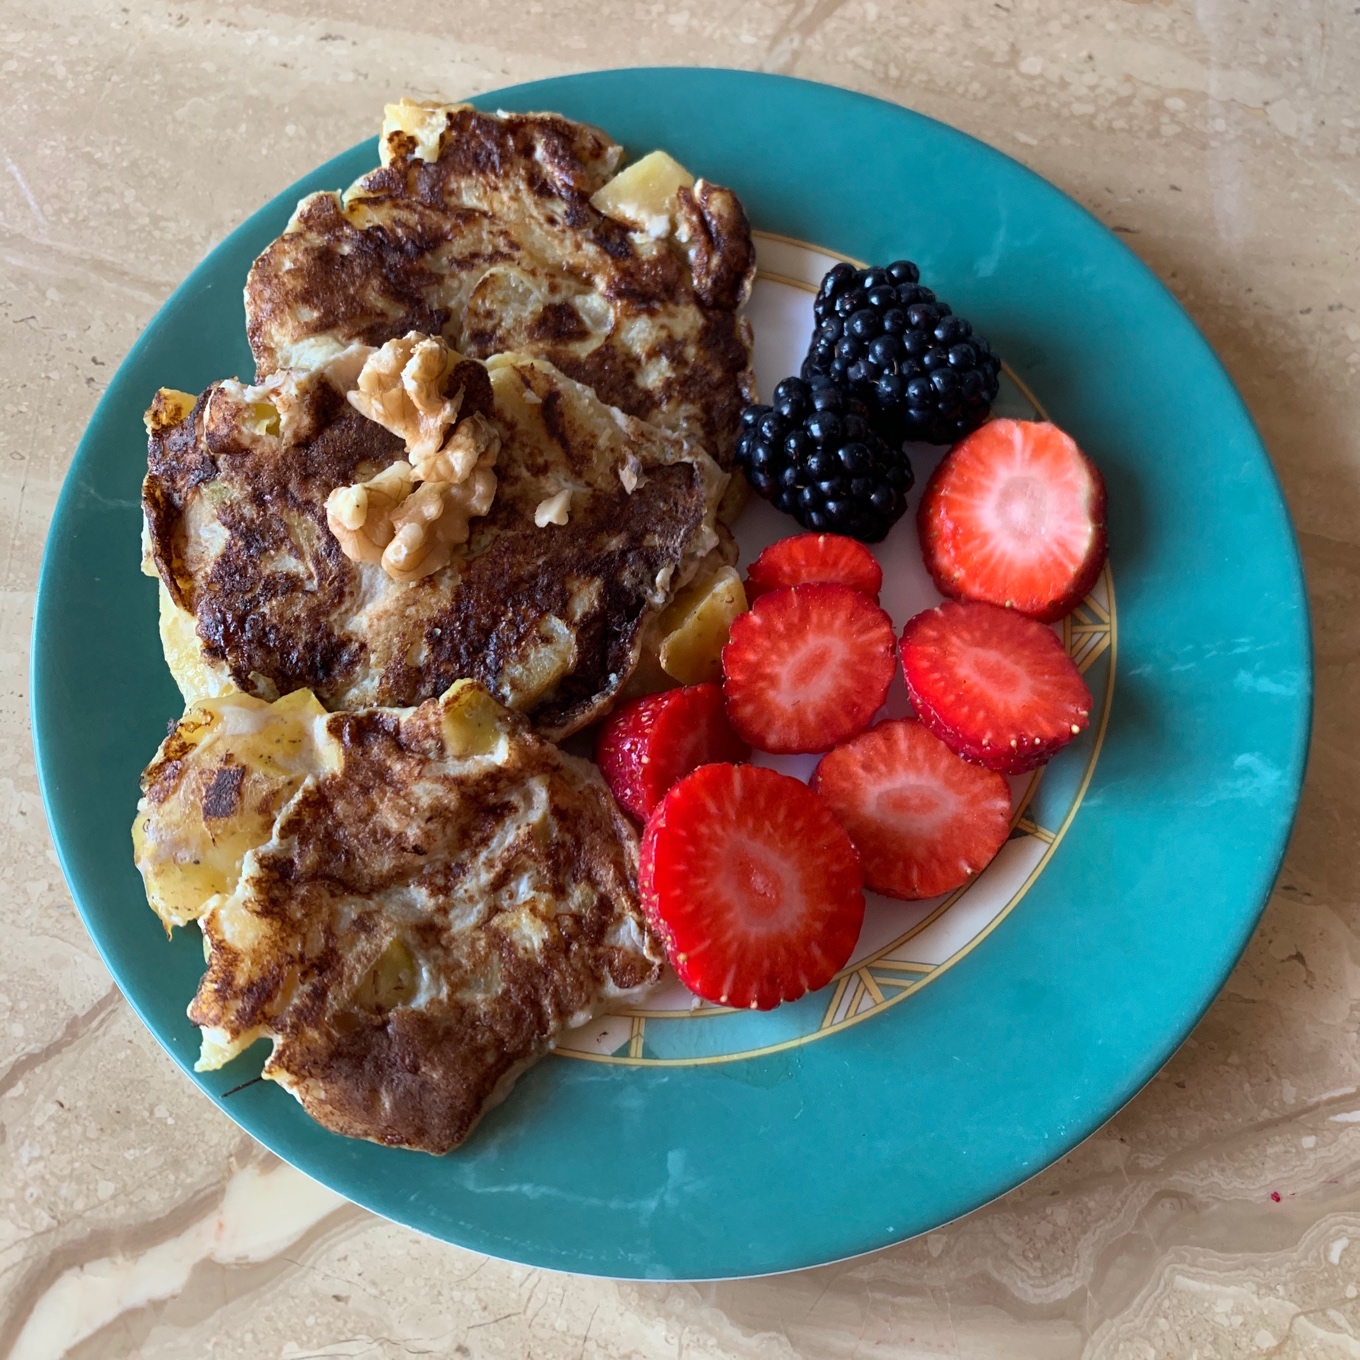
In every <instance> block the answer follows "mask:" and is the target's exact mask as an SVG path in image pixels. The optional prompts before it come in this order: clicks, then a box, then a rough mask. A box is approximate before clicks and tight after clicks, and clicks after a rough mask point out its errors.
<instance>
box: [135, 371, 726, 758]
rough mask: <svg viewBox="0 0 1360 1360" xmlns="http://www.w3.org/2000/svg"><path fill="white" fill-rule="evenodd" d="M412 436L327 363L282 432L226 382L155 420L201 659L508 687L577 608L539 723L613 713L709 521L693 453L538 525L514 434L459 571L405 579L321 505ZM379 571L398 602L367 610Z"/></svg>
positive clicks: (547, 412)
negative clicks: (385, 571) (177, 417)
mask: <svg viewBox="0 0 1360 1360" xmlns="http://www.w3.org/2000/svg"><path fill="white" fill-rule="evenodd" d="M475 367H476V368H477V371H478V372H479V373H483V372H484V371H483V370H482V369H481V366H480V365H476V366H475ZM457 376H458V375H457V373H455V377H457ZM541 385H543V388H544V396H543V398H542V400H541V401H540V402H539V403H538V407H537V409H538V410H540V411H541V413H542V417H543V420H544V423H545V425H546V426H547V428H548V430H549V431H550V433H551V435H552V438H553V440H555V448H554V449H553V450H551V452H553V453H554V456H555V457H557V458H558V460H559V461H560V462H561V463H562V464H563V465H564V466H565V467H568V468H571V469H583V468H586V467H588V466H589V464H590V463H591V460H592V458H593V456H594V454H595V451H596V448H597V441H596V439H595V437H594V435H593V433H592V431H591V429H590V428H588V427H585V426H582V425H580V424H579V423H578V422H577V421H576V420H575V419H574V418H573V417H572V414H571V411H570V410H569V409H568V407H567V404H566V403H564V402H563V401H562V399H561V397H560V394H559V392H557V391H554V390H553V389H552V387H551V385H550V384H541ZM488 390H489V389H488ZM638 428H639V429H641V430H644V431H645V430H647V427H646V426H639V427H638ZM648 433H649V437H651V438H654V439H662V438H665V436H661V435H651V433H650V432H648ZM402 452H403V448H402V444H401V442H400V440H398V439H397V438H396V436H394V435H392V434H390V433H388V432H387V431H386V430H384V429H383V428H382V427H381V426H379V425H377V424H376V423H374V422H373V421H371V420H368V419H366V418H365V417H363V416H361V415H360V414H359V413H358V412H357V411H356V410H355V409H354V408H353V407H352V406H350V405H349V404H348V403H347V402H346V401H345V399H344V397H343V396H342V395H341V394H340V393H339V392H338V391H336V390H335V389H334V388H333V387H331V386H330V385H329V383H326V382H323V381H319V380H318V381H315V382H313V383H311V384H310V385H309V386H308V388H307V389H306V393H305V397H304V400H303V403H302V405H301V407H300V408H298V409H297V410H296V412H295V414H294V424H293V425H292V426H291V427H290V428H289V430H288V432H287V433H286V434H284V435H280V436H262V435H258V434H254V433H250V432H249V431H248V430H247V429H246V428H244V427H243V424H242V421H241V403H240V402H239V401H233V400H231V399H230V398H229V396H228V394H227V393H226V392H225V391H224V390H223V389H222V385H221V384H216V385H214V387H211V388H209V389H208V391H207V392H205V393H204V394H203V396H202V397H200V398H199V400H198V402H197V404H196V405H195V406H194V408H193V411H192V412H191V414H190V415H189V416H188V417H187V418H185V419H184V420H182V421H180V422H179V423H178V424H175V425H172V426H170V427H169V428H166V427H164V426H162V425H153V428H152V433H151V437H150V442H149V455H148V462H149V470H148V473H147V477H146V481H145V484H144V490H143V500H144V506H145V510H146V520H147V526H148V534H149V539H150V544H151V551H152V557H153V559H154V561H155V565H156V568H157V570H158V572H159V574H160V576H161V579H162V580H163V581H164V582H165V585H166V587H167V589H168V591H169V593H170V596H171V598H172V599H173V600H174V602H175V604H177V605H178V606H179V607H180V608H182V609H185V610H187V611H188V612H189V613H190V614H192V615H194V616H195V618H196V620H197V634H198V639H199V643H200V647H201V650H202V652H203V654H204V656H205V657H206V658H207V659H208V660H209V661H212V662H218V663H221V664H222V665H224V666H225V667H226V669H227V671H228V672H229V674H230V677H231V680H232V682H233V683H234V684H235V685H236V687H237V688H239V689H241V690H243V691H245V692H246V693H249V694H255V695H258V696H259V697H261V698H266V699H271V698H274V697H277V696H278V695H281V694H288V693H290V692H292V691H293V690H296V689H303V688H305V689H310V690H312V691H313V692H314V693H315V694H316V695H317V697H318V698H319V699H320V700H321V701H322V703H323V704H325V706H326V707H327V708H330V709H336V708H356V707H365V706H370V705H373V706H376V705H383V706H397V707H401V706H407V705H411V704H417V703H420V702H421V701H422V700H424V699H428V698H431V697H433V696H435V695H438V694H440V693H442V692H443V691H444V690H445V689H446V688H447V687H448V686H449V685H450V684H452V682H453V681H454V680H456V679H461V678H467V679H474V680H478V681H480V682H481V683H483V684H484V685H485V686H486V687H487V689H488V690H490V692H491V693H492V694H493V695H494V696H496V698H497V699H499V700H500V701H501V702H503V703H507V704H511V703H515V702H516V697H515V692H514V689H513V685H512V684H511V683H510V682H509V681H508V680H507V676H508V675H509V674H511V673H512V672H513V670H514V668H515V667H517V666H522V665H523V664H524V661H525V658H526V657H527V656H528V655H529V653H530V652H531V651H532V649H533V648H534V647H535V646H536V645H538V644H539V643H540V642H541V631H540V630H541V627H542V625H543V623H544V620H546V619H549V618H550V617H555V618H556V619H559V620H566V621H568V623H569V626H570V629H571V632H572V634H573V636H574V638H575V642H576V664H575V665H574V667H573V668H572V670H571V672H570V673H569V674H568V675H567V676H566V677H565V678H564V679H563V680H562V681H561V682H560V683H559V684H557V685H556V686H555V688H554V689H553V690H552V691H551V692H549V693H547V694H545V695H544V696H543V697H542V698H541V700H538V701H536V702H535V703H534V705H533V707H532V710H531V711H532V714H533V720H534V723H535V725H536V726H537V727H538V728H539V730H540V731H543V732H545V733H547V734H549V735H552V736H558V737H560V736H563V735H566V734H568V733H570V732H572V731H575V730H576V729H577V728H579V727H581V726H583V725H584V724H585V723H587V722H589V721H591V720H593V718H595V717H596V716H598V715H599V714H600V713H602V712H604V711H605V710H606V709H607V708H608V707H609V705H610V703H611V702H612V700H613V697H614V696H615V695H616V694H617V693H618V692H619V690H620V689H621V688H622V687H623V685H624V684H626V683H627V680H628V677H629V676H630V675H631V673H632V671H633V668H634V666H635V665H636V663H637V658H638V652H639V648H640V645H641V642H640V634H641V629H642V626H643V624H644V623H645V621H646V620H647V618H648V617H650V615H651V614H652V613H654V612H655V611H656V609H657V608H659V607H660V606H662V605H664V603H665V602H666V598H667V596H666V595H665V594H664V593H659V592H658V589H657V579H658V576H664V575H665V573H666V570H667V569H668V568H669V569H671V570H673V571H675V570H678V569H679V568H680V566H681V564H682V562H683V561H684V560H685V559H686V553H687V550H688V548H689V546H690V545H691V544H692V542H693V541H694V539H695V537H696V534H697V533H698V532H699V529H700V526H701V525H702V523H703V521H704V518H705V514H706V510H707V509H708V504H707V501H706V495H707V491H706V486H705V481H704V478H703V475H702V474H701V472H700V470H699V468H698V467H697V466H696V464H695V463H693V462H676V463H673V464H670V465H667V466H661V467H654V468H652V469H651V470H650V471H649V472H648V473H647V475H646V477H645V479H644V480H643V482H642V484H641V485H640V486H638V487H637V489H636V490H635V491H634V492H633V493H632V494H631V495H630V494H628V493H627V492H625V491H624V489H623V487H622V486H621V485H619V484H618V482H617V479H615V478H611V480H612V486H613V489H612V490H598V491H596V492H594V493H593V494H592V495H591V496H590V497H589V498H588V499H587V501H586V503H585V504H584V505H583V506H582V507H581V508H579V509H578V510H575V511H574V512H573V514H572V516H571V519H570V522H569V523H568V524H566V525H563V526H553V527H551V528H548V529H543V528H538V527H537V526H536V525H535V523H534V510H535V508H536V505H537V503H538V499H539V496H538V493H537V492H535V491H534V490H533V487H532V485H530V484H529V483H528V481H527V480H526V479H525V478H520V477H517V476H516V471H515V469H516V468H519V470H520V471H522V472H523V473H525V474H535V473H539V472H541V471H542V467H541V466H540V461H541V460H540V458H539V452H540V451H537V450H535V449H533V448H528V449H523V448H521V446H519V445H513V444H512V445H511V446H509V447H507V448H506V449H504V450H503V451H502V456H501V467H500V475H501V478H502V480H501V485H500V488H499V489H498V491H497V496H496V500H495V502H494V503H493V505H492V508H491V512H490V513H489V514H488V515H487V516H486V517H485V518H484V519H479V520H476V521H474V524H473V536H472V540H471V542H470V544H469V556H468V560H467V561H466V563H465V564H464V566H463V568H462V575H461V579H459V578H458V577H457V576H456V575H455V574H453V573H450V572H448V571H442V572H437V573H435V574H434V575H432V576H428V577H426V578H424V579H423V580H420V581H418V582H416V583H415V584H414V585H412V586H400V587H395V586H393V585H392V583H390V582H385V578H383V577H382V576H381V571H380V569H379V568H377V567H373V566H366V567H361V566H359V565H357V564H356V563H354V562H352V561H350V560H349V559H348V558H347V557H346V556H345V555H344V553H343V552H342V551H341V549H340V545H339V543H338V542H337V541H336V539H335V537H334V536H333V535H332V533H331V532H330V530H329V529H328V528H327V525H326V514H325V502H326V497H327V496H328V495H329V494H330V492H331V491H332V490H334V489H335V488H336V487H337V486H343V485H346V484H349V483H352V482H354V481H356V480H360V479H361V477H363V476H371V475H372V474H373V472H374V471H376V470H378V469H380V468H382V467H385V466H387V465H388V464H389V463H391V462H392V461H393V460H394V459H396V458H398V457H400V456H401V454H402ZM517 458H520V461H519V462H516V459H517ZM507 465H512V466H507ZM204 517H210V518H211V519H212V520H214V521H215V524H214V526H213V528H214V532H215V533H224V534H225V543H224V545H223V546H222V548H221V550H220V551H219V552H217V553H216V555H215V556H213V557H212V558H211V560H210V562H205V560H204V559H203V558H202V554H201V552H200V553H198V554H197V555H196V548H195V543H196V541H197V537H196V533H195V530H194V528H193V524H194V523H196V524H198V525H199V526H200V529H201V525H202V520H203V519H204ZM197 536H201V534H199V535H197ZM365 573H367V578H366V576H365ZM375 577H376V579H377V581H378V583H379V586H380V587H381V588H383V589H385V590H387V591H388V592H389V593H390V594H391V595H392V597H393V600H394V601H395V602H394V603H393V605H392V607H391V608H389V609H387V610H386V611H385V612H384V614H383V615H382V617H381V619H380V620H376V619H375V617H374V616H372V615H369V616H367V623H366V624H365V625H364V626H360V624H359V623H358V622H357V618H356V616H357V613H358V610H359V608H360V600H361V598H362V597H363V596H364V594H365V591H366V590H367V591H370V592H371V591H372V590H373V589H374V586H373V578H375ZM592 586H593V589H586V590H584V591H583V590H582V587H592Z"/></svg>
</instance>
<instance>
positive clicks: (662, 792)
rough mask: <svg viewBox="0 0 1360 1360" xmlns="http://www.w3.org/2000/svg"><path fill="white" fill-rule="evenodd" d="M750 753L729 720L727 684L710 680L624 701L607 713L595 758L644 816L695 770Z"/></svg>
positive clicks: (626, 803)
mask: <svg viewBox="0 0 1360 1360" xmlns="http://www.w3.org/2000/svg"><path fill="white" fill-rule="evenodd" d="M750 754H751V748H750V747H749V746H748V745H747V744H746V743H745V742H744V741H742V740H741V738H740V737H738V736H737V734H736V733H735V732H733V731H732V729H731V727H730V726H729V725H728V722H727V713H726V710H725V709H724V707H723V697H722V690H721V689H719V688H718V686H717V685H716V684H711V683H710V684H704V685H690V686H688V687H687V688H685V689H672V690H667V691H666V692H665V693H664V694H652V695H649V696H648V697H647V698H645V699H635V700H634V701H633V702H632V703H630V704H624V705H623V707H622V708H619V709H616V710H615V711H614V712H613V713H611V714H610V715H609V717H608V718H606V719H605V721H604V723H603V725H602V726H601V728H600V731H599V735H598V736H597V737H596V739H595V763H596V764H597V765H598V766H599V767H600V772H601V773H602V774H603V775H604V778H605V783H606V784H608V785H609V791H610V792H611V793H612V794H613V795H614V798H615V800H616V801H617V802H618V805H619V806H620V807H621V808H623V809H624V811H625V812H630V813H631V814H632V815H633V816H634V817H636V818H637V819H638V821H640V822H645V821H646V820H647V818H648V817H649V816H651V813H652V809H653V808H654V807H655V806H656V805H657V804H658V803H659V802H660V801H661V800H662V799H663V798H664V797H665V796H666V793H667V791H668V790H669V789H670V787H671V785H672V784H674V783H675V782H676V781H677V780H679V779H681V778H683V777H684V776H685V775H687V774H688V773H689V772H690V771H691V770H694V769H697V768H698V767H699V766H700V765H707V764H709V763H710V762H711V761H715V760H727V761H740V760H746V759H748V758H749V757H750Z"/></svg>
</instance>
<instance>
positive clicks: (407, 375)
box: [348, 331, 463, 466]
mask: <svg viewBox="0 0 1360 1360" xmlns="http://www.w3.org/2000/svg"><path fill="white" fill-rule="evenodd" d="M458 360H459V356H458V354H457V353H456V352H455V351H454V350H451V349H450V348H449V347H448V346H447V345H446V344H445V343H444V342H443V341H442V340H440V339H438V338H437V337H435V336H431V335H422V334H421V333H420V332H419V331H410V332H408V333H407V334H406V335H404V336H402V337H401V339H399V340H389V341H388V342H387V343H386V344H385V345H384V346H383V347H382V348H381V349H379V350H375V351H374V352H373V353H372V354H370V355H369V357H368V359H367V361H366V362H365V363H364V366H363V368H362V369H361V370H360V371H359V385H358V387H357V388H356V389H355V390H354V391H352V392H350V393H348V396H349V400H350V404H351V405H353V406H354V407H355V408H356V409H357V410H359V411H360V412H362V414H364V415H366V416H367V417H368V418H369V419H370V420H375V421H377V423H378V424H379V425H381V426H382V427H383V429H385V430H391V431H392V433H393V434H395V435H397V436H398V437H400V438H401V439H403V440H405V441H406V452H407V456H408V457H409V458H410V460H411V462H412V463H413V464H416V465H417V466H418V465H419V462H420V460H421V459H425V458H431V457H433V456H434V455H435V454H436V453H438V452H439V450H440V448H441V447H442V446H443V444H444V439H445V436H446V435H447V434H448V431H449V427H450V426H452V425H453V424H454V422H455V421H457V419H458V411H459V408H460V406H461V405H462V402H463V393H462V390H461V389H460V390H459V391H457V392H455V393H454V394H453V396H451V397H446V396H445V395H444V380H445V379H446V378H447V377H448V376H449V374H450V373H452V372H453V370H454V368H455V367H456V366H457V364H458Z"/></svg>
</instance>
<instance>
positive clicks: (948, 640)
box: [902, 601, 1091, 774]
mask: <svg viewBox="0 0 1360 1360" xmlns="http://www.w3.org/2000/svg"><path fill="white" fill-rule="evenodd" d="M902 669H903V671H904V672H905V674H906V680H907V694H908V695H909V696H910V698H911V702H912V705H913V707H914V708H915V709H916V716H917V717H918V718H920V719H921V721H922V722H923V723H925V725H926V726H927V727H928V728H930V730H931V731H932V732H934V733H935V735H936V736H937V737H939V738H940V740H941V741H943V742H944V744H945V745H946V746H948V747H949V749H950V750H951V751H957V752H958V754H959V755H961V756H963V757H965V759H968V760H975V761H977V762H978V764H980V765H985V766H987V768H988V769H989V770H1000V771H1001V772H1002V774H1021V773H1023V772H1024V771H1025V770H1032V769H1034V767H1035V766H1036V765H1042V764H1043V763H1044V761H1046V760H1048V759H1050V757H1052V756H1054V755H1055V754H1057V752H1058V751H1060V750H1061V749H1062V748H1063V747H1064V746H1066V745H1067V743H1068V742H1069V741H1071V740H1072V738H1073V737H1075V736H1076V735H1077V733H1079V732H1081V731H1082V730H1084V729H1085V728H1086V727H1087V725H1088V724H1089V723H1090V721H1091V691H1090V690H1088V689H1087V688H1086V682H1085V681H1084V680H1082V678H1081V672H1080V671H1078V670H1077V668H1076V667H1075V666H1074V665H1073V664H1072V658H1071V657H1069V656H1068V655H1067V652H1066V651H1065V650H1064V649H1063V645H1062V643H1061V642H1060V641H1059V639H1058V636H1057V634H1056V633H1054V631H1053V630H1052V629H1051V628H1046V627H1045V626H1044V625H1043V624H1042V623H1035V621H1034V620H1033V619H1027V618H1026V617H1025V616H1024V615H1023V614H1017V613H1016V612H1015V611H1014V610H1013V609H1002V608H1001V607H1000V606H999V605H994V604H954V603H952V602H950V601H946V602H945V603H944V604H942V605H940V606H938V608H935V609H927V610H925V612H924V613H921V614H917V615H916V617H915V618H914V619H911V620H909V621H908V623H907V626H906V629H905V630H904V631H903V633H902Z"/></svg>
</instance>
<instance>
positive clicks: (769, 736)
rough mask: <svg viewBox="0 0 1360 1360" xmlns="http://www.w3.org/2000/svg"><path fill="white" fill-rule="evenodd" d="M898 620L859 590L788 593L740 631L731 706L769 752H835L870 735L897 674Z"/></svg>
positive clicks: (727, 678) (727, 683) (759, 608)
mask: <svg viewBox="0 0 1360 1360" xmlns="http://www.w3.org/2000/svg"><path fill="white" fill-rule="evenodd" d="M894 642H895V638H894V635H893V625H892V620H891V619H890V618H889V617H888V616H887V614H885V613H884V612H883V610H881V609H880V608H879V607H878V606H877V605H876V604H874V602H873V601H872V600H870V599H869V598H868V596H866V595H861V594H860V592H859V591H857V590H851V589H850V587H849V586H842V585H829V584H814V585H806V586H783V587H781V588H780V589H778V590H772V591H770V592H769V593H768V594H766V595H762V596H761V597H760V598H759V599H758V600H757V601H756V602H755V604H754V605H753V606H752V608H751V611H750V612H749V613H747V614H743V615H741V617H740V618H738V619H737V620H736V621H735V622H734V623H733V625H732V635H731V637H730V638H729V640H728V643H727V646H726V647H724V648H723V655H722V664H723V697H724V698H725V699H726V701H727V716H728V718H729V719H730V721H731V723H732V727H733V730H734V731H736V733H737V734H738V736H740V737H742V738H743V739H744V740H746V741H749V742H750V743H751V745H752V746H755V747H758V748H759V749H760V750H762V751H773V752H779V753H782V754H793V753H796V752H807V751H829V750H830V749H831V748H832V747H833V746H835V745H836V744H837V743H838V742H842V741H845V740H847V739H848V738H850V737H853V736H854V735H855V733H856V732H859V731H861V730H863V728H865V727H867V726H868V724H869V720H870V719H871V718H872V717H873V716H874V714H875V713H876V712H877V711H878V709H879V708H880V707H881V706H882V703H883V700H884V699H885V698H886V697H887V693H888V686H889V684H891V683H892V678H893V673H894V672H895V671H896V669H897V653H896V648H895V647H894Z"/></svg>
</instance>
